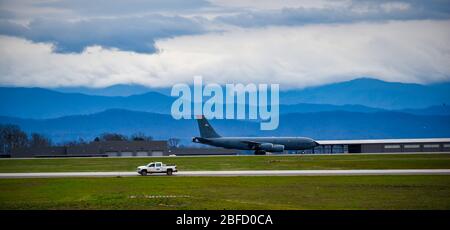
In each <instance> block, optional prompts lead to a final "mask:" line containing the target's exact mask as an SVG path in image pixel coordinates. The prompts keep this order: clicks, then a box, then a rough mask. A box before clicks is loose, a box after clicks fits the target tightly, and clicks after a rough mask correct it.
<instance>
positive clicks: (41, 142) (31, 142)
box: [0, 124, 180, 154]
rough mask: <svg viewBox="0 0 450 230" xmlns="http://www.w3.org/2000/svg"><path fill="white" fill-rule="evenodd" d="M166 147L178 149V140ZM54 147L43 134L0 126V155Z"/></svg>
mask: <svg viewBox="0 0 450 230" xmlns="http://www.w3.org/2000/svg"><path fill="white" fill-rule="evenodd" d="M151 140H153V137H152V136H148V135H146V134H145V133H142V132H137V133H134V134H132V135H130V136H126V135H123V134H119V133H103V134H101V135H99V136H98V137H96V138H95V139H94V140H92V141H151ZM89 142H90V141H86V140H84V139H83V138H79V139H78V140H73V141H67V142H65V143H61V144H59V145H62V146H76V145H84V144H88V143H89ZM167 143H168V146H169V147H172V148H176V147H179V145H180V139H178V138H170V139H169V140H168V141H167ZM49 146H54V144H53V143H52V141H51V139H50V138H48V137H46V136H45V135H43V134H39V133H31V134H30V135H28V134H27V133H26V132H24V131H23V130H21V129H20V127H19V126H17V125H13V124H4V125H2V124H0V147H1V149H0V153H2V154H9V153H11V150H12V149H14V148H23V147H31V148H34V147H49Z"/></svg>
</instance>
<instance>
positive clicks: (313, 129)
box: [0, 109, 450, 143]
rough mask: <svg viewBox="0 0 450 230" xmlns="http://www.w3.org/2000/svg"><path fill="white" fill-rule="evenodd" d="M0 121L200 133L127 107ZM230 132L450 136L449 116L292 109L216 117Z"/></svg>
mask: <svg viewBox="0 0 450 230" xmlns="http://www.w3.org/2000/svg"><path fill="white" fill-rule="evenodd" d="M0 123H1V124H5V123H10V124H17V125H19V126H20V127H21V128H22V129H24V130H25V131H27V132H29V133H30V132H39V133H43V134H45V135H47V136H49V137H51V138H52V139H53V140H54V141H55V142H61V141H67V140H74V139H78V138H80V137H81V138H84V139H85V140H92V139H93V138H95V137H96V136H98V135H99V134H101V133H103V132H118V133H122V134H126V135H130V134H133V133H135V132H144V133H146V134H148V135H151V136H153V137H154V138H157V139H166V138H170V137H177V138H181V139H182V140H184V143H189V140H190V139H191V137H193V136H195V135H198V130H197V124H196V122H195V120H174V119H173V118H172V117H171V116H170V115H165V114H156V113H148V112H136V111H128V110H119V109H113V110H107V111H104V112H100V113H95V114H90V115H75V116H65V117H60V118H53V119H21V118H14V117H5V116H2V117H0ZM211 123H212V124H213V126H214V127H215V128H216V129H217V131H218V132H219V133H221V134H222V135H226V136H233V135H235V136H308V137H313V138H316V139H365V138H429V137H449V136H450V116H436V115H433V116H418V115H412V114H408V113H400V112H373V113H360V112H346V111H332V112H315V113H289V114H283V115H281V117H280V126H279V128H278V129H276V130H274V131H260V130H259V123H258V122H254V121H248V120H213V121H211Z"/></svg>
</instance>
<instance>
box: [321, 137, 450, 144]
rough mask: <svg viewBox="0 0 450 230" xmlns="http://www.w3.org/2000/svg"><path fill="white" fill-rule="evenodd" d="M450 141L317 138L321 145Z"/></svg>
mask: <svg viewBox="0 0 450 230" xmlns="http://www.w3.org/2000/svg"><path fill="white" fill-rule="evenodd" d="M443 142H445V143H450V138H416V139H369V140H319V141H317V143H319V144H321V145H347V144H349V145H351V144H398V143H443Z"/></svg>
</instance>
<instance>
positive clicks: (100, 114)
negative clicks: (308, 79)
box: [0, 78, 450, 142]
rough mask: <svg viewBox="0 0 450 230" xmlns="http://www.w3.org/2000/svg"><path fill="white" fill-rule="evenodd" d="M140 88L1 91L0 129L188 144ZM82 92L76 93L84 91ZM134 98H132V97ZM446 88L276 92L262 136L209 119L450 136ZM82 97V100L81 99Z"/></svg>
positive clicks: (318, 131) (348, 85)
mask: <svg viewBox="0 0 450 230" xmlns="http://www.w3.org/2000/svg"><path fill="white" fill-rule="evenodd" d="M148 90H150V89H148V88H146V87H144V86H137V85H130V86H127V85H118V86H111V87H108V88H107V89H83V88H65V89H62V88H59V89H43V88H21V87H0V97H1V98H2V102H1V103H0V124H5V123H11V124H17V125H19V126H20V127H21V128H22V129H24V130H25V131H27V132H39V133H44V134H45V135H47V136H49V137H51V138H52V139H53V140H54V141H55V142H63V141H69V140H73V139H78V138H80V137H81V138H84V139H87V140H90V139H93V138H95V137H96V136H98V135H99V134H101V133H103V132H119V133H123V134H127V135H130V134H132V133H135V132H144V133H146V134H148V135H152V136H154V137H155V138H160V139H166V138H169V137H177V138H181V139H183V140H184V141H185V142H188V141H189V139H190V137H192V136H194V135H197V125H196V124H195V121H194V120H174V119H173V118H172V117H171V115H170V107H171V105H172V102H173V101H174V100H175V98H173V97H170V96H169V95H167V93H168V89H159V91H158V92H154V91H148ZM83 91H84V93H81V92H83ZM133 92H135V93H136V94H133ZM449 92H450V84H449V83H440V84H433V85H418V84H404V83H391V82H383V81H379V80H374V79H366V78H363V79H356V80H352V81H348V82H341V83H334V84H329V85H324V86H319V87H313V88H305V89H299V90H290V91H281V92H280V103H281V104H280V126H279V127H278V129H276V130H273V131H264V132H263V131H260V130H259V123H258V121H254V120H214V121H212V122H213V123H214V125H215V126H217V129H218V130H220V132H221V133H222V134H224V135H247V136H255V135H258V136H262V135H274V136H275V135H277V136H309V137H313V138H316V139H364V138H421V137H449V136H450V108H449V106H447V104H449V102H450V93H449ZM85 93H87V94H85Z"/></svg>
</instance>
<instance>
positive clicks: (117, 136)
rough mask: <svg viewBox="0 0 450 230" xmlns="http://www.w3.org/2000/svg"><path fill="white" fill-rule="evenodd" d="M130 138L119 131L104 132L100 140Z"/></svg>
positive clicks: (124, 139) (123, 139)
mask: <svg viewBox="0 0 450 230" xmlns="http://www.w3.org/2000/svg"><path fill="white" fill-rule="evenodd" d="M126 140H128V138H127V137H126V136H124V135H122V134H119V133H103V134H102V135H100V141H126Z"/></svg>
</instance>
